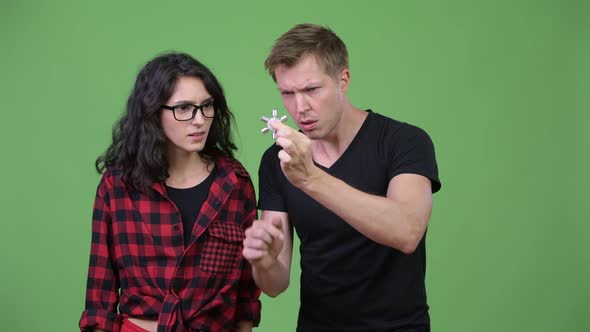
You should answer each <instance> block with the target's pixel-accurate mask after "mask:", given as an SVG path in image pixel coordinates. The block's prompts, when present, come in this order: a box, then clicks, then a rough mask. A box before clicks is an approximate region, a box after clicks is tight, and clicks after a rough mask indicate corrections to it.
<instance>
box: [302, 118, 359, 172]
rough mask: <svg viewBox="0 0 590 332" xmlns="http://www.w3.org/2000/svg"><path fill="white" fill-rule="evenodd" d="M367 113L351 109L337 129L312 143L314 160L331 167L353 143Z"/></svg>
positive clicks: (341, 119)
mask: <svg viewBox="0 0 590 332" xmlns="http://www.w3.org/2000/svg"><path fill="white" fill-rule="evenodd" d="M367 114H368V113H367V112H365V111H363V110H361V109H358V108H356V107H351V108H350V109H349V110H347V111H345V112H344V113H343V114H342V117H341V118H340V121H339V123H338V124H337V125H336V128H335V129H334V130H333V131H332V133H330V134H329V135H327V136H326V137H323V138H321V139H315V140H312V141H311V149H312V154H313V159H314V161H316V162H317V163H318V164H320V165H322V166H324V167H330V166H332V164H333V163H334V162H336V161H337V160H338V158H340V156H342V154H343V153H344V151H346V149H348V146H350V144H351V143H352V141H353V140H354V138H355V137H356V135H357V133H358V131H359V130H360V128H361V126H362V125H363V123H364V121H365V119H366V118H367Z"/></svg>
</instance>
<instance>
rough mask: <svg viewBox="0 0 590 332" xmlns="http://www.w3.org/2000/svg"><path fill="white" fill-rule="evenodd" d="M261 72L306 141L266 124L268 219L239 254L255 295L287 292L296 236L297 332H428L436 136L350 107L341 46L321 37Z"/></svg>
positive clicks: (281, 46) (310, 28) (279, 48)
mask: <svg viewBox="0 0 590 332" xmlns="http://www.w3.org/2000/svg"><path fill="white" fill-rule="evenodd" d="M265 66H266V68H267V70H268V71H269V73H270V75H271V76H272V77H273V79H274V80H275V82H276V84H277V86H278V89H279V91H280V93H281V96H282V100H283V103H284V105H285V108H286V109H287V111H288V112H289V114H290V115H291V117H292V119H293V121H294V122H295V123H296V125H297V127H298V128H299V131H296V130H294V129H292V128H290V127H288V126H286V125H283V124H282V123H280V122H279V121H276V120H272V121H271V123H270V126H271V128H272V129H274V130H275V131H276V132H275V137H276V145H273V146H272V147H270V148H269V149H268V150H267V151H266V152H265V154H264V156H263V157H262V161H261V165H260V169H259V179H260V188H259V195H260V197H259V208H260V209H261V210H262V215H261V219H260V220H257V221H254V223H253V225H252V227H251V228H249V229H248V230H247V231H246V239H245V240H244V250H243V254H244V257H245V258H246V259H248V260H249V261H250V262H251V264H252V266H253V274H254V279H255V281H256V283H257V284H258V286H259V287H260V288H261V289H262V290H263V291H264V292H265V293H266V294H268V295H270V296H276V295H278V294H280V293H281V292H283V291H284V290H285V289H286V288H287V287H288V285H289V274H290V269H291V254H292V244H293V236H292V229H293V227H294V228H295V230H296V231H297V234H298V236H299V238H300V240H301V247H300V252H301V296H300V301H301V303H300V309H299V318H298V327H297V331H305V332H308V331H338V332H342V331H373V332H375V331H388V332H391V331H429V330H430V320H429V315H428V305H427V302H426V289H425V284H424V277H425V269H426V267H425V239H424V234H425V232H426V228H427V225H428V220H429V218H430V213H431V210H432V193H433V192H436V191H438V190H439V189H440V182H439V180H438V171H437V165H436V160H435V155H434V147H433V145H432V142H431V140H430V138H429V136H428V135H427V134H426V133H425V132H424V131H422V130H421V129H419V128H417V127H414V126H412V125H409V124H406V123H403V122H399V121H396V120H393V119H389V118H387V117H384V116H382V115H379V114H377V113H374V112H372V111H370V110H367V111H365V110H361V109H359V108H357V107H355V106H353V105H352V104H351V103H350V101H349V100H348V97H347V90H348V87H349V84H350V71H349V68H348V55H347V51H346V46H345V45H344V43H343V42H342V41H341V40H340V38H338V36H336V34H334V32H332V31H331V30H329V29H327V28H325V27H322V26H317V25H312V24H301V25H297V26H295V27H293V28H292V29H291V30H289V31H288V32H286V33H285V34H283V35H282V36H281V37H280V38H279V39H278V40H277V41H276V43H275V45H274V47H273V49H272V50H271V53H270V55H269V57H268V58H267V60H266V62H265Z"/></svg>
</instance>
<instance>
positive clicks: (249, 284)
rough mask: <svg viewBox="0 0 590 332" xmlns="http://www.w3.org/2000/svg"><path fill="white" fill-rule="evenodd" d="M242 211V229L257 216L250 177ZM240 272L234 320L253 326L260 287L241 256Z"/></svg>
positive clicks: (258, 317) (258, 306)
mask: <svg viewBox="0 0 590 332" xmlns="http://www.w3.org/2000/svg"><path fill="white" fill-rule="evenodd" d="M243 191H244V197H245V198H246V199H245V203H244V212H245V215H246V216H247V217H246V220H245V221H244V230H245V229H247V228H248V227H250V226H251V225H252V222H253V221H254V219H256V218H257V216H258V213H257V210H256V193H255V192H254V186H253V185H252V182H251V180H250V178H248V181H246V183H245V185H244V188H243ZM241 266H242V272H241V274H240V286H239V289H238V304H237V308H236V321H238V322H239V321H251V322H252V324H253V326H258V324H259V323H260V310H261V304H260V300H259V297H260V289H259V288H258V286H256V283H255V282H254V277H253V275H252V266H251V265H250V263H249V262H248V261H247V260H246V259H245V258H242V264H241Z"/></svg>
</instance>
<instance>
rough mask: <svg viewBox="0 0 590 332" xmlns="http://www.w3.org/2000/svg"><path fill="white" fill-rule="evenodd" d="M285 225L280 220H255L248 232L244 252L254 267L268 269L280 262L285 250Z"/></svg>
mask: <svg viewBox="0 0 590 332" xmlns="http://www.w3.org/2000/svg"><path fill="white" fill-rule="evenodd" d="M284 239H285V238H284V233H283V224H282V223H281V220H280V219H271V220H254V222H253V223H252V226H251V227H250V228H248V229H247V230H246V238H245V239H244V250H243V251H242V253H243V255H244V258H246V259H247V260H248V261H249V262H250V264H252V266H255V267H257V268H262V269H268V268H269V267H270V266H272V265H274V264H276V263H277V262H278V259H277V257H278V256H279V253H280V252H281V250H282V249H283V241H284Z"/></svg>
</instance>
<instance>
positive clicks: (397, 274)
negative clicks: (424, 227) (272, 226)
mask: <svg viewBox="0 0 590 332" xmlns="http://www.w3.org/2000/svg"><path fill="white" fill-rule="evenodd" d="M279 150H280V147H278V146H276V145H273V146H272V147H270V148H269V149H268V150H267V151H266V152H265V153H264V155H263V157H262V161H261V165H260V169H259V193H260V197H259V208H260V209H261V210H271V211H283V212H287V213H288V214H289V220H290V222H291V223H292V225H293V226H294V227H295V231H296V232H297V235H298V237H299V239H300V241H301V245H300V248H299V250H300V254H301V294H300V301H301V303H300V309H299V319H298V331H305V332H308V331H314V332H315V331H339V332H344V331H394V330H395V329H398V328H408V327H412V326H417V327H418V326H428V325H429V322H430V319H429V316H428V305H427V302H426V288H425V283H424V278H425V273H426V254H425V239H424V238H425V237H424V238H423V239H422V241H421V242H420V244H419V245H418V247H417V249H416V250H415V252H414V253H412V254H410V255H406V254H404V253H402V252H401V251H398V250H396V249H393V248H390V247H387V246H383V245H381V244H378V243H376V242H374V241H372V240H370V239H368V238H367V237H365V236H364V235H362V234H360V233H359V232H358V231H356V230H355V229H354V228H352V227H351V226H350V225H348V224H347V223H346V222H345V221H343V220H342V219H341V218H339V217H338V216H336V215H335V214H334V213H332V212H331V211H330V210H328V209H327V208H325V207H323V206H322V205H320V204H319V203H317V202H316V201H315V200H314V199H312V198H311V197H309V196H308V195H307V194H305V193H303V192H302V191H301V190H299V189H297V188H295V187H294V186H293V185H292V184H291V183H290V182H289V181H288V180H287V178H286V177H285V176H284V174H283V172H282V170H281V168H280V164H279V160H278V156H277V154H278V152H279ZM316 165H317V164H316ZM318 166H319V165H318ZM320 167H321V166H320ZM322 169H324V170H325V171H326V172H328V173H329V174H331V175H332V176H334V177H337V178H339V179H341V180H343V181H345V182H346V183H348V184H349V185H351V186H353V187H355V188H357V189H359V190H361V191H363V192H366V193H370V194H374V195H379V196H385V195H386V194H387V187H388V185H389V181H390V180H391V179H392V178H393V177H395V176H396V175H399V174H402V173H414V174H419V175H423V176H425V177H427V178H429V179H430V181H431V184H432V192H433V193H434V192H437V191H438V190H439V189H440V187H441V184H440V181H439V179H438V169H437V165H436V160H435V153H434V147H433V144H432V141H431V139H430V137H429V136H428V134H426V132H424V131H423V130H422V129H420V128H418V127H415V126H412V125H409V124H406V123H402V122H399V121H396V120H392V119H389V118H387V117H384V116H382V115H379V114H376V113H373V112H371V111H369V114H368V116H367V118H366V120H365V122H364V123H363V125H362V126H361V128H360V130H359V132H358V133H357V135H356V136H355V138H354V139H353V141H352V142H351V144H350V145H349V147H348V148H347V149H346V151H345V152H344V153H343V154H342V156H341V157H340V158H339V159H338V160H337V161H336V162H335V163H334V164H333V165H332V166H331V167H330V168H324V167H322Z"/></svg>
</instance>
